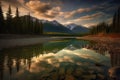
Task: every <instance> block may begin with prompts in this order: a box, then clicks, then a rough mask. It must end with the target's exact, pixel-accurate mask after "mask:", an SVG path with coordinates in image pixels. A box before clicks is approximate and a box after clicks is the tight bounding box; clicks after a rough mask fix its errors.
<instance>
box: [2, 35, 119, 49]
mask: <svg viewBox="0 0 120 80" xmlns="http://www.w3.org/2000/svg"><path fill="white" fill-rule="evenodd" d="M67 38H68V39H69V38H76V39H82V40H90V41H95V42H104V43H110V44H113V43H115V44H118V45H117V47H119V45H120V38H119V37H117V38H111V37H105V36H103V37H100V36H83V37H75V36H73V37H70V36H64V37H63V36H60V37H59V36H51V37H50V36H39V35H16V34H0V50H1V49H3V48H11V47H19V46H29V45H35V44H40V43H45V42H48V41H52V40H62V39H67Z"/></svg>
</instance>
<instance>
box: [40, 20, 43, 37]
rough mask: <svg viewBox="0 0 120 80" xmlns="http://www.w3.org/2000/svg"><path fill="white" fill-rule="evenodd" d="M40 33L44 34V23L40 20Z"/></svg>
mask: <svg viewBox="0 0 120 80" xmlns="http://www.w3.org/2000/svg"><path fill="white" fill-rule="evenodd" d="M40 35H43V24H42V22H40Z"/></svg>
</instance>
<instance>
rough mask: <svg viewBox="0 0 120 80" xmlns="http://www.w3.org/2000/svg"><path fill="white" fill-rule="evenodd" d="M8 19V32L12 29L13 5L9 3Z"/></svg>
mask: <svg viewBox="0 0 120 80" xmlns="http://www.w3.org/2000/svg"><path fill="white" fill-rule="evenodd" d="M6 15H7V21H6V28H7V29H6V30H7V32H8V33H10V32H11V31H12V11H11V6H10V5H9V8H8V12H7V14H6Z"/></svg>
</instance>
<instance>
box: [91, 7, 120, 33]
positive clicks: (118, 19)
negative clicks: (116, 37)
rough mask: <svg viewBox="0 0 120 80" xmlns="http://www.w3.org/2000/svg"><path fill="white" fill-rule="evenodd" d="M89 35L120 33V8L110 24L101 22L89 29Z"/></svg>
mask: <svg viewBox="0 0 120 80" xmlns="http://www.w3.org/2000/svg"><path fill="white" fill-rule="evenodd" d="M90 33H91V34H98V33H120V7H119V8H118V10H117V11H116V12H115V14H114V16H113V21H112V24H107V23H105V22H101V23H99V24H97V25H96V26H92V27H91V29H90Z"/></svg>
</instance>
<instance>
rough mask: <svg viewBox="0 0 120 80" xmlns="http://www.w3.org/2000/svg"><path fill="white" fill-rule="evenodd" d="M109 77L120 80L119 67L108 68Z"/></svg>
mask: <svg viewBox="0 0 120 80" xmlns="http://www.w3.org/2000/svg"><path fill="white" fill-rule="evenodd" d="M109 76H110V78H113V79H115V80H120V66H116V67H112V68H110V69H109Z"/></svg>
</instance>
